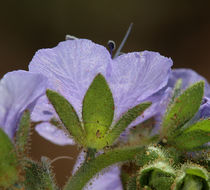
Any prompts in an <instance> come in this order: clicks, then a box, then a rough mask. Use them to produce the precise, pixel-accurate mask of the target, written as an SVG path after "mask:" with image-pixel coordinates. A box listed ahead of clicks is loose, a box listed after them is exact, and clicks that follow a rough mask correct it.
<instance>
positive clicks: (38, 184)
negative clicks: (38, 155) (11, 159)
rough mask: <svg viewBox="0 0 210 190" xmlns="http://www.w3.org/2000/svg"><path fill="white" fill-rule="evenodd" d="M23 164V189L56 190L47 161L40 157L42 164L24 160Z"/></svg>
mask: <svg viewBox="0 0 210 190" xmlns="http://www.w3.org/2000/svg"><path fill="white" fill-rule="evenodd" d="M25 162H27V164H25V181H24V184H25V189H27V190H44V189H47V190H58V188H57V186H56V185H55V181H54V174H53V173H52V171H51V168H50V167H51V166H50V163H49V161H48V160H47V159H46V158H45V157H44V158H43V157H42V162H41V163H39V162H35V161H33V160H29V159H28V160H26V161H25Z"/></svg>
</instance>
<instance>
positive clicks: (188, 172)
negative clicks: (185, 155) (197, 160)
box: [172, 164, 210, 190]
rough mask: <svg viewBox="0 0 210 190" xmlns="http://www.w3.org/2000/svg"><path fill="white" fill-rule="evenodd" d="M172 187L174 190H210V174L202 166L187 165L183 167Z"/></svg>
mask: <svg viewBox="0 0 210 190" xmlns="http://www.w3.org/2000/svg"><path fill="white" fill-rule="evenodd" d="M172 187H173V188H172V189H173V190H209V189H210V179H209V173H208V171H207V170H206V169H205V168H203V167H202V166H199V165H196V164H185V165H183V166H182V167H181V170H180V171H179V175H178V177H177V178H176V179H175V182H174V184H173V185H172Z"/></svg>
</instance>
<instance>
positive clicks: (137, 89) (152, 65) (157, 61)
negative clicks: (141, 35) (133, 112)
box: [107, 51, 172, 121]
mask: <svg viewBox="0 0 210 190" xmlns="http://www.w3.org/2000/svg"><path fill="white" fill-rule="evenodd" d="M171 66H172V60H171V59H169V58H166V57H164V56H161V55H160V54H159V53H155V52H149V51H144V52H140V53H137V52H135V53H128V54H123V55H121V56H119V57H117V58H116V59H114V60H113V63H112V73H111V76H110V77H109V78H107V80H108V83H109V85H110V88H111V90H112V93H113V96H114V102H115V119H114V120H115V121H116V120H118V119H119V118H120V117H121V116H122V114H123V113H125V112H126V111H127V110H128V109H130V108H132V107H134V106H136V105H137V104H139V103H141V102H143V101H144V100H146V99H147V98H149V97H150V96H152V95H153V94H155V93H156V92H158V91H159V90H161V89H162V88H163V87H165V86H166V84H167V83H168V78H169V75H170V71H171ZM157 99H159V98H157Z"/></svg>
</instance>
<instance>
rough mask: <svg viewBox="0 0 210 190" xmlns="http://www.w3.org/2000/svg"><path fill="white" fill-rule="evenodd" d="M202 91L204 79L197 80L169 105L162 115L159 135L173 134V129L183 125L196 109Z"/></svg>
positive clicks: (168, 135)
mask: <svg viewBox="0 0 210 190" xmlns="http://www.w3.org/2000/svg"><path fill="white" fill-rule="evenodd" d="M203 93H204V81H201V82H198V83H195V84H193V85H192V86H190V87H189V88H188V89H187V90H185V91H184V92H183V93H182V94H181V95H180V96H179V97H178V98H176V99H175V101H174V103H173V104H172V105H170V107H169V108H168V111H167V112H166V114H165V116H164V117H163V122H162V133H161V135H162V136H163V137H164V136H167V137H169V138H170V136H172V135H173V132H174V130H175V129H178V128H180V127H181V126H183V125H184V124H185V123H186V122H187V121H189V120H190V119H191V118H192V117H193V116H194V115H195V113H196V112H197V111H198V109H199V107H200V104H201V101H202V97H203Z"/></svg>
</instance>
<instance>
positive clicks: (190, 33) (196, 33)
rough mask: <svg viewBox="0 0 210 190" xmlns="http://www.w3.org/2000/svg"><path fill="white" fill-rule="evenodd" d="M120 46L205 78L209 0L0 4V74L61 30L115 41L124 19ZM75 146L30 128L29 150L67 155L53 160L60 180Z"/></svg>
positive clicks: (209, 56)
mask: <svg viewBox="0 0 210 190" xmlns="http://www.w3.org/2000/svg"><path fill="white" fill-rule="evenodd" d="M131 22H133V23H134V26H133V30H132V32H131V35H130V36H129V38H128V41H127V43H126V45H125V47H124V49H123V51H124V52H130V51H141V50H145V49H147V50H153V51H158V52H160V53H161V54H163V55H165V56H168V57H171V58H172V59H173V61H174V68H175V67H176V68H177V67H185V68H187V67H188V68H192V69H194V70H196V71H197V72H199V73H200V74H202V75H204V76H205V77H206V78H207V79H209V80H210V75H209V71H210V70H209V69H210V66H209V63H210V1H209V0H200V1H195V0H130V1H123V0H121V1H118V0H115V1H114V0H113V1H110V0H86V1H81V0H80V1H79V0H77V1H76V0H18V1H15V0H13V1H12V0H7V1H1V4H0V74H1V77H2V76H3V75H4V74H5V73H6V72H8V71H12V70H16V69H27V65H28V63H29V62H30V60H31V59H32V57H33V55H34V53H35V52H36V51H37V50H38V49H40V48H48V47H53V46H55V45H56V44H57V43H58V42H60V41H62V40H64V38H65V35H66V34H71V35H74V36H77V37H79V38H88V39H91V40H93V41H94V42H97V43H99V44H102V45H106V44H107V41H108V40H110V39H112V40H114V41H115V42H116V44H117V45H119V43H120V41H121V40H122V38H123V36H124V34H125V32H126V30H127V28H128V26H129V24H130V23H131ZM78 151H79V149H78V148H77V147H73V146H66V147H59V146H55V145H53V144H51V143H49V142H47V141H45V140H44V139H43V138H41V137H39V136H38V135H37V134H36V133H35V132H34V134H33V141H32V149H31V156H32V157H33V158H35V159H40V155H44V156H48V157H50V158H55V157H56V156H63V155H66V156H72V157H73V158H74V160H59V161H57V162H55V163H54V164H53V166H54V170H55V171H56V178H57V181H58V184H60V185H63V184H64V182H65V181H66V179H67V176H70V175H71V169H72V166H73V164H74V162H75V158H76V156H77V154H78Z"/></svg>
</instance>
